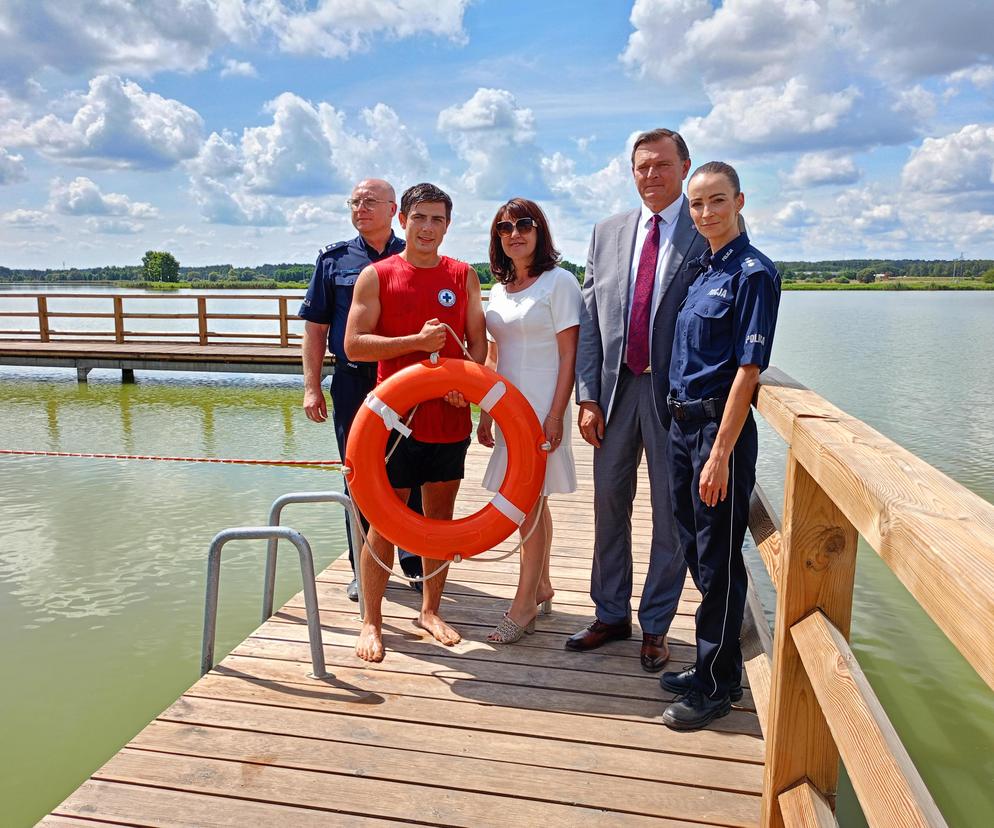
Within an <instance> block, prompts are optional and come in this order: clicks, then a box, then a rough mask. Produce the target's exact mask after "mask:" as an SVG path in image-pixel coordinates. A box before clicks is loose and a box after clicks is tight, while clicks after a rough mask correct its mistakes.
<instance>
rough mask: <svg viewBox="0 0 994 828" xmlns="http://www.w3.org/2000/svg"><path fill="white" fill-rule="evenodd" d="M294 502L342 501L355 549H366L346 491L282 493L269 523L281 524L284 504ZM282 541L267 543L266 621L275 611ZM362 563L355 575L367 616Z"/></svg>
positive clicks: (361, 608)
mask: <svg viewBox="0 0 994 828" xmlns="http://www.w3.org/2000/svg"><path fill="white" fill-rule="evenodd" d="M290 503H340V504H341V505H342V507H343V508H344V509H345V516H346V518H347V524H348V527H349V532H350V534H351V535H352V548H353V549H354V550H355V554H356V555H357V556H358V555H359V553H360V551H361V550H362V540H361V539H360V537H359V530H358V528H357V521H358V520H359V516H358V515H357V514H356V510H355V506H353V504H352V499H351V498H350V497H349V496H348V495H347V494H343V493H342V492H332V491H328V492H289V493H287V494H285V495H281V496H280V497H278V498H276V500H274V501H273V505H272V506H271V507H270V508H269V525H270V526H279V525H280V516H281V515H282V513H283V507H284V506H287V505H289V504H290ZM278 544H279V537H272V538H270V539H269V545H268V546H267V547H266V574H265V578H264V581H263V587H262V621H263V622H266V621H268V620H269V619H270V617H271V616H272V614H273V593H274V591H275V589H276V549H277V546H278ZM359 569H360V568H359V566H356V568H355V577H356V581H357V582H358V586H359V616H360V617H362V616H363V614H364V613H363V609H364V608H363V601H362V582H361V581H360V580H359V579H360V577H361V576H360V574H359Z"/></svg>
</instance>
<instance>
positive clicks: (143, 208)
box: [50, 176, 159, 218]
mask: <svg viewBox="0 0 994 828" xmlns="http://www.w3.org/2000/svg"><path fill="white" fill-rule="evenodd" d="M50 196H51V207H52V209H53V210H55V211H56V212H58V213H62V214H64V215H67V216H125V217H128V218H154V217H155V216H157V215H158V214H159V211H158V210H156V209H155V208H154V207H153V206H152V205H151V204H147V203H146V202H143V201H132V200H131V199H130V198H128V197H127V196H126V195H122V194H121V193H107V194H104V193H102V192H101V191H100V188H99V187H98V186H97V185H96V184H95V183H94V182H93V181H92V180H90V179H89V178H86V177H85V176H79V177H77V178H75V179H73V180H72V181H69V182H64V181H62V179H60V178H55V179H53V180H52V184H51V190H50Z"/></svg>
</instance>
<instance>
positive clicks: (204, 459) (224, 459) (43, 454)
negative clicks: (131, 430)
mask: <svg viewBox="0 0 994 828" xmlns="http://www.w3.org/2000/svg"><path fill="white" fill-rule="evenodd" d="M0 454H16V455H27V456H31V457H87V458H91V459H97V460H167V461H172V462H175V463H227V464H230V465H240V466H340V465H342V461H341V460H239V459H235V458H229V457H159V456H156V455H153V454H94V453H85V452H74V451H29V450H25V449H0Z"/></svg>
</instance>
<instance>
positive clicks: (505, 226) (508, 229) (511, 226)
mask: <svg viewBox="0 0 994 828" xmlns="http://www.w3.org/2000/svg"><path fill="white" fill-rule="evenodd" d="M536 227H538V225H537V224H536V223H535V219H533V218H531V217H530V216H523V217H522V218H519V219H517V220H516V221H498V222H497V235H498V236H510V235H511V233H513V232H514V231H515V230H517V231H518V232H519V233H520V234H521V235H522V236H523V235H525V233H530V232H531V231H532V230H534V229H535V228H536Z"/></svg>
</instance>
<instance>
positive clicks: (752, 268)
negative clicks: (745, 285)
mask: <svg viewBox="0 0 994 828" xmlns="http://www.w3.org/2000/svg"><path fill="white" fill-rule="evenodd" d="M754 273H769V269H768V268H767V267H766V265H764V264H763V263H762V262H761V261H760V260H759V259H757V258H755V257H754V256H746V257H745V258H744V259H743V260H742V275H743V276H752V275H753V274H754Z"/></svg>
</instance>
